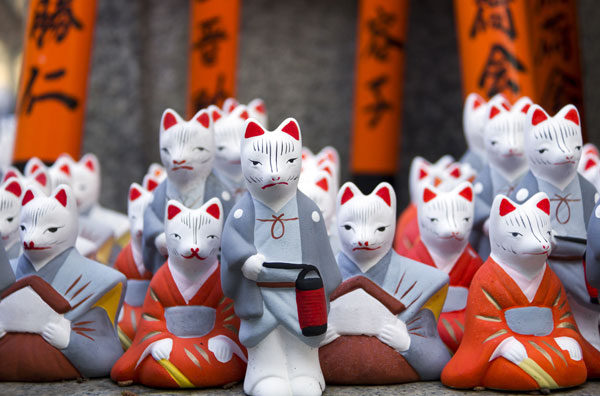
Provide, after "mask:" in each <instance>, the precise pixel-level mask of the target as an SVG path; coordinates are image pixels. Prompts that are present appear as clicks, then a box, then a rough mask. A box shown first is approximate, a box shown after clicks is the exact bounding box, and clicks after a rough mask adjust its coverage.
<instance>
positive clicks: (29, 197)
mask: <svg viewBox="0 0 600 396" xmlns="http://www.w3.org/2000/svg"><path fill="white" fill-rule="evenodd" d="M34 198H35V194H34V192H33V190H27V191H25V195H24V196H23V201H21V206H25V205H27V204H28V203H29V202H30V201H31V200H32V199H34Z"/></svg>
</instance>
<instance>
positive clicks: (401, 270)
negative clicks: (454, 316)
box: [337, 249, 450, 380]
mask: <svg viewBox="0 0 600 396" xmlns="http://www.w3.org/2000/svg"><path fill="white" fill-rule="evenodd" d="M337 259H338V265H339V267H340V270H341V272H342V275H343V277H344V280H346V279H349V278H352V277H355V276H365V277H367V278H368V279H370V280H371V281H373V282H374V283H376V284H377V285H378V286H381V288H382V289H383V290H385V291H386V292H387V293H388V294H389V295H391V296H393V297H394V298H395V299H396V300H398V301H400V302H401V303H402V304H404V306H405V307H407V308H406V309H405V310H404V311H402V312H401V313H400V314H398V319H400V320H401V321H403V322H404V323H406V324H407V327H408V330H409V334H410V348H409V349H408V350H407V351H404V352H401V353H400V354H401V355H402V356H403V357H404V358H405V359H406V361H407V362H408V363H409V364H410V365H411V366H412V367H413V368H414V369H415V371H416V372H417V373H418V374H419V377H420V379H421V380H436V379H439V378H440V375H441V373H442V369H443V368H444V366H445V365H446V363H448V361H449V360H450V353H449V352H448V348H446V345H444V343H443V341H442V339H441V338H440V336H439V334H438V330H437V320H436V319H435V316H434V315H433V313H432V312H431V311H430V310H428V309H422V308H423V305H425V304H426V303H427V302H428V301H429V299H430V298H431V297H433V296H434V295H436V294H437V293H438V292H439V291H440V290H441V289H442V288H444V286H446V285H448V282H449V281H450V278H449V277H448V275H446V274H445V273H444V272H442V271H440V270H438V269H436V268H434V267H431V266H429V265H426V264H423V263H419V262H417V261H414V260H411V259H409V258H406V257H403V256H400V255H398V254H397V253H396V252H394V251H393V249H390V251H389V252H388V253H387V254H386V255H385V256H383V258H382V259H381V260H380V261H379V262H378V263H377V264H375V265H374V266H373V267H371V268H370V269H369V270H368V271H367V272H365V273H363V272H362V271H361V270H360V269H359V268H358V266H356V264H354V262H353V261H352V260H350V259H349V258H348V257H347V256H346V255H345V254H344V253H340V254H339V255H338V257H337ZM357 319H358V320H360V319H359V318H357ZM411 329H418V330H412V331H411ZM415 333H417V334H418V335H415Z"/></svg>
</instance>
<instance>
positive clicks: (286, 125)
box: [281, 118, 300, 140]
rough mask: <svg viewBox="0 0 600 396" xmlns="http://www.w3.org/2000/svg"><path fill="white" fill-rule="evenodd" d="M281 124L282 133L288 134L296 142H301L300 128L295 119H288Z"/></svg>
mask: <svg viewBox="0 0 600 396" xmlns="http://www.w3.org/2000/svg"><path fill="white" fill-rule="evenodd" d="M281 124H282V125H283V127H281V132H284V133H287V134H288V135H290V136H291V137H293V138H294V139H296V140H300V127H299V126H298V122H297V121H296V120H295V119H293V118H288V119H287V120H285V121H283V122H282V123H281Z"/></svg>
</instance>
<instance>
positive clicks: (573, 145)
mask: <svg viewBox="0 0 600 396" xmlns="http://www.w3.org/2000/svg"><path fill="white" fill-rule="evenodd" d="M581 149H582V137H581V123H580V118H579V112H578V111H577V109H576V108H575V106H573V105H567V106H565V107H563V108H562V109H561V110H560V111H559V112H558V113H557V114H556V115H555V116H554V117H550V116H549V115H548V114H547V113H546V112H545V111H544V110H543V109H542V108H541V107H540V106H537V105H533V106H531V108H530V109H529V111H528V112H527V123H526V130H525V154H526V156H527V161H528V162H529V172H528V173H527V174H526V175H525V176H524V177H523V179H522V180H521V183H519V186H517V188H516V189H515V190H514V191H513V194H512V196H511V198H512V199H515V200H516V201H517V202H523V201H524V200H526V199H528V198H529V197H531V196H532V195H534V194H535V193H537V192H544V193H545V194H546V195H548V197H549V198H550V220H551V224H552V231H553V243H554V246H553V248H552V253H551V254H550V257H549V258H548V264H549V265H550V267H551V268H552V270H553V271H554V272H555V273H556V275H558V277H559V279H560V280H561V282H562V284H563V285H564V287H565V289H566V291H567V295H568V297H569V305H570V306H571V309H572V312H573V316H574V317H575V321H576V322H577V327H578V328H579V331H580V332H581V335H582V336H583V338H584V340H583V344H582V349H583V356H584V359H585V361H586V366H587V368H588V378H599V377H600V334H599V332H598V322H599V319H600V305H599V304H598V300H597V298H594V295H593V294H595V293H590V292H591V291H590V290H589V288H588V286H589V285H588V284H587V282H586V278H585V267H586V265H585V264H584V255H585V251H586V242H587V238H588V236H587V226H588V222H589V219H590V218H591V216H592V215H593V213H594V205H595V202H596V200H597V197H598V194H597V192H596V188H595V187H594V186H593V185H592V184H591V183H590V182H588V181H587V180H586V179H585V178H584V177H583V176H581V175H579V174H578V173H577V164H578V163H579V160H580V156H581ZM586 261H587V266H594V265H598V263H595V262H594V261H593V255H592V256H590V257H589V258H587V259H586Z"/></svg>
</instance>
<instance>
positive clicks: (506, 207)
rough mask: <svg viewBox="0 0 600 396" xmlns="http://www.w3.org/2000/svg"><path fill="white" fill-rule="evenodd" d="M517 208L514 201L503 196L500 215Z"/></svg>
mask: <svg viewBox="0 0 600 396" xmlns="http://www.w3.org/2000/svg"><path fill="white" fill-rule="evenodd" d="M515 209H517V208H515V206H514V205H513V204H512V203H510V201H509V200H508V199H506V198H503V199H502V201H501V202H500V216H502V217H504V216H506V215H507V214H509V213H511V212H512V211H514V210H515Z"/></svg>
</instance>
